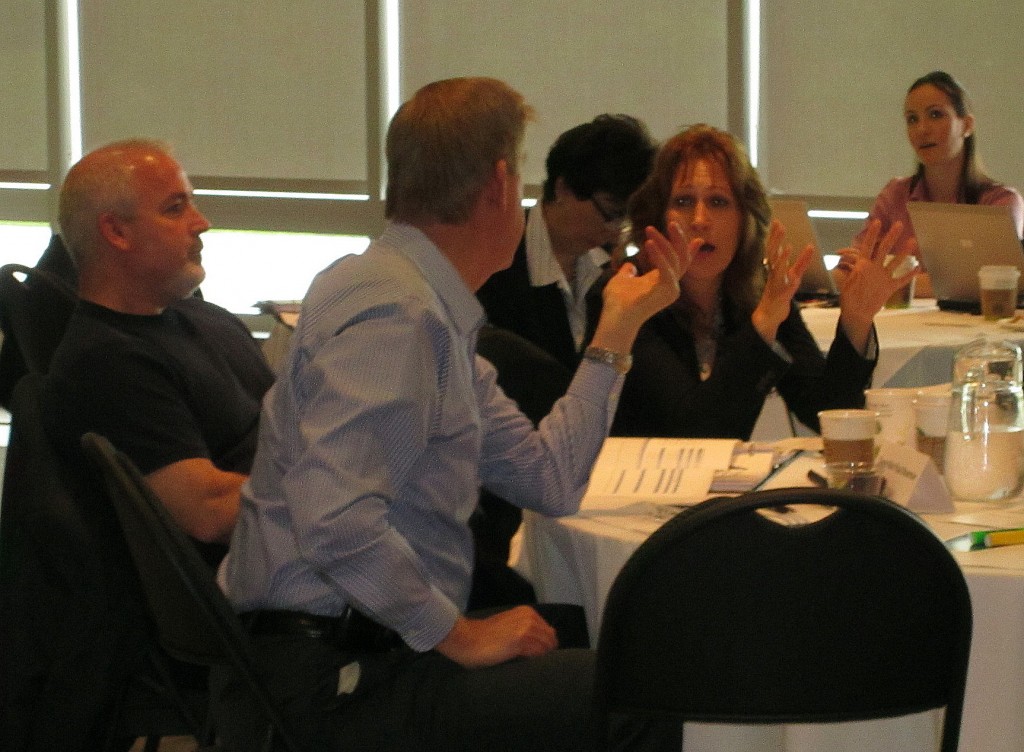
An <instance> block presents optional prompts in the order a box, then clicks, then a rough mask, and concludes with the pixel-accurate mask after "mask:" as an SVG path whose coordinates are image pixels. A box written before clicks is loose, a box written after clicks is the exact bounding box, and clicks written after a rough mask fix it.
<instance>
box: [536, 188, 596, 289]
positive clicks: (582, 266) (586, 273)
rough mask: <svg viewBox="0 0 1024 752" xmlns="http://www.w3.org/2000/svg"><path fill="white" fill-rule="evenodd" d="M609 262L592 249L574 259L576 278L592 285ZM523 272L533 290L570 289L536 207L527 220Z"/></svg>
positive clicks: (538, 206) (546, 227)
mask: <svg viewBox="0 0 1024 752" xmlns="http://www.w3.org/2000/svg"><path fill="white" fill-rule="evenodd" d="M610 259H611V257H610V256H609V255H608V254H607V253H605V251H604V250H603V249H602V248H599V247H598V248H591V249H590V250H589V251H587V252H586V253H585V254H583V255H582V256H580V257H579V258H578V259H576V278H577V279H582V280H589V281H590V283H592V282H593V281H594V280H596V279H597V278H598V277H600V276H601V271H602V268H603V266H604V265H605V264H607V263H608V261H609V260H610ZM526 269H527V273H528V274H529V276H530V285H531V286H532V287H544V286H546V285H555V284H557V285H558V286H559V287H560V288H562V289H564V290H569V289H570V287H569V283H568V282H567V281H566V279H565V274H564V273H563V272H562V267H561V266H560V265H559V263H558V259H556V258H555V252H554V250H552V248H551V237H550V236H549V235H548V225H547V223H546V222H545V221H544V212H543V211H542V210H541V206H540V205H539V204H538V205H537V206H536V207H534V209H533V211H531V212H530V213H529V214H528V215H527V217H526ZM590 283H588V284H586V287H587V288H589V287H590Z"/></svg>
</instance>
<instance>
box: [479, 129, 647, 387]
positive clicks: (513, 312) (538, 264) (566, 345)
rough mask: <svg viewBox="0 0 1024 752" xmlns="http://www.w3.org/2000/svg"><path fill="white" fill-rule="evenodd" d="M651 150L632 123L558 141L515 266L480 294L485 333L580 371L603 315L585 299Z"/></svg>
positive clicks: (575, 133)
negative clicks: (515, 340) (506, 334)
mask: <svg viewBox="0 0 1024 752" xmlns="http://www.w3.org/2000/svg"><path fill="white" fill-rule="evenodd" d="M655 151H656V146H655V144H654V142H653V141H652V140H651V137H650V135H649V134H648V132H647V129H646V127H645V126H644V125H643V123H641V122H640V121H639V120H637V119H636V118H633V117H630V116H628V115H598V116H597V117H596V118H594V119H593V120H592V121H590V122H589V123H583V124H582V125H577V126H576V127H575V128H572V129H570V130H568V131H566V132H565V133H563V134H562V135H561V136H559V137H558V139H557V140H556V141H555V144H554V146H552V147H551V151H550V152H548V157H547V161H546V167H547V177H546V178H545V181H544V196H543V198H542V200H541V202H540V204H539V205H538V206H537V207H535V208H534V209H533V210H532V211H530V212H529V213H528V216H527V221H526V230H525V232H524V234H523V238H522V240H521V241H520V243H519V247H518V248H517V249H516V254H515V256H514V258H513V259H512V265H511V266H510V267H509V268H508V269H506V270H504V271H500V272H498V273H497V274H495V275H494V276H492V277H491V278H490V279H489V280H488V281H487V282H486V283H485V284H484V286H483V287H481V288H480V290H479V291H478V292H477V298H479V300H480V303H481V305H483V307H484V312H485V313H486V314H487V321H488V323H489V324H491V325H492V326H495V327H498V328H500V329H507V330H509V331H511V332H514V333H515V334H518V335H519V336H521V337H523V338H525V339H527V340H529V341H530V342H532V343H534V344H535V345H537V346H538V347H540V348H541V349H542V350H544V351H546V352H547V353H548V354H550V355H551V356H552V357H553V358H554V359H555V360H557V361H558V362H559V363H561V364H562V365H563V366H564V367H565V368H566V369H568V372H569V373H570V374H571V373H572V371H574V370H575V369H576V366H577V365H578V364H579V362H580V356H581V353H582V352H583V349H584V347H585V345H586V343H587V342H589V339H590V336H591V335H592V334H593V326H594V324H595V323H596V321H597V316H598V315H599V313H600V297H599V296H598V297H597V299H596V300H591V301H590V303H589V309H588V300H587V293H588V292H589V291H590V289H591V287H593V285H594V283H595V282H596V281H597V280H598V278H599V277H600V276H601V274H602V273H603V271H604V267H605V265H606V264H607V263H608V261H609V256H608V251H610V250H612V249H613V248H614V246H615V245H616V244H617V243H618V241H619V239H620V237H621V235H622V228H623V223H624V221H625V218H626V203H627V202H628V200H629V197H630V195H632V193H633V191H635V190H636V189H637V187H639V185H640V184H641V183H642V182H643V181H644V178H646V177H647V173H648V172H649V171H650V169H651V160H652V159H653V158H654V153H655Z"/></svg>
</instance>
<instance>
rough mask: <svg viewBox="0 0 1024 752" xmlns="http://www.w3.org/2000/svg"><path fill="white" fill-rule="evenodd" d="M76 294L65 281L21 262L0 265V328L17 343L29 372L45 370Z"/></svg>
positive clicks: (58, 342) (65, 326) (73, 307)
mask: <svg viewBox="0 0 1024 752" xmlns="http://www.w3.org/2000/svg"><path fill="white" fill-rule="evenodd" d="M76 300H77V295H76V293H75V291H74V290H73V289H72V288H71V286H70V285H68V284H67V283H66V282H64V281H63V280H61V279H60V278H58V277H57V276H55V275H52V274H50V273H49V272H46V271H44V270H42V269H34V268H31V267H27V266H23V265H21V264H7V265H5V266H3V267H0V329H2V330H3V332H4V337H5V339H6V338H10V339H11V341H13V342H15V343H16V344H17V347H18V350H19V351H20V352H21V356H22V359H23V360H24V362H25V366H26V367H27V368H28V370H29V371H31V372H34V373H46V371H47V370H48V369H49V367H50V359H51V358H52V357H53V353H54V351H55V350H56V349H57V345H58V344H60V340H61V338H62V337H63V336H64V330H65V329H66V328H67V324H68V320H69V319H70V318H71V314H72V312H73V311H74V309H75V302H76Z"/></svg>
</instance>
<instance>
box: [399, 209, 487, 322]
mask: <svg viewBox="0 0 1024 752" xmlns="http://www.w3.org/2000/svg"><path fill="white" fill-rule="evenodd" d="M381 240H382V241H384V242H385V243H387V245H389V246H391V247H393V248H395V249H397V250H398V251H399V252H400V253H402V254H404V255H405V256H406V257H408V258H409V260H411V261H412V262H413V263H414V264H415V265H416V267H417V268H418V269H419V270H420V273H421V274H423V278H424V279H425V280H426V281H427V284H429V285H430V287H431V289H432V290H433V291H434V292H435V293H436V294H437V297H438V298H439V299H440V300H441V303H442V304H443V305H444V306H445V308H446V309H447V310H448V312H449V315H450V316H451V319H452V322H453V323H454V324H455V326H456V328H457V329H458V330H459V331H460V332H462V333H464V334H468V333H471V332H473V331H475V330H476V329H478V328H479V327H480V325H481V324H483V321H484V309H483V307H482V306H481V305H480V302H479V301H478V300H477V299H476V296H475V295H474V294H473V293H472V291H471V290H470V289H469V288H468V287H467V286H466V283H465V282H464V281H463V279H462V277H461V275H460V274H459V272H458V270H457V269H456V268H455V266H454V265H453V264H452V262H451V261H449V260H448V257H447V256H445V255H444V254H443V253H441V251H440V250H439V249H438V247H437V246H436V245H434V244H433V243H432V242H431V240H430V239H429V238H428V237H427V236H426V235H424V234H423V232H421V231H420V230H418V229H417V228H415V227H413V226H412V225H407V224H402V223H399V222H392V223H390V224H389V225H388V226H387V227H385V228H384V232H383V233H382V234H381Z"/></svg>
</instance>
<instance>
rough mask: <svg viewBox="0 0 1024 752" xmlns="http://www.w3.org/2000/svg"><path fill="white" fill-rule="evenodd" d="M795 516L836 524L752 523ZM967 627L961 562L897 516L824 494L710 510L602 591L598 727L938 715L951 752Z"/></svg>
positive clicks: (729, 502) (751, 498) (723, 503)
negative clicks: (813, 515) (655, 720)
mask: <svg viewBox="0 0 1024 752" xmlns="http://www.w3.org/2000/svg"><path fill="white" fill-rule="evenodd" d="M802 504H816V505H824V506H828V507H835V511H834V512H833V513H832V514H829V515H828V516H826V517H824V518H823V519H821V520H819V521H817V522H813V523H808V524H801V525H785V524H779V522H776V521H775V520H774V519H773V518H772V516H771V515H766V514H762V513H759V511H758V510H763V509H768V508H776V507H779V506H780V505H787V508H789V509H795V510H797V511H798V510H799V509H800V508H801V507H800V506H794V505H802ZM804 508H805V509H806V507H804ZM781 516H782V517H784V518H785V517H792V516H793V515H792V513H787V514H784V515H781ZM776 518H777V516H776ZM971 619H972V617H971V603H970V597H969V594H968V591H967V585H966V582H965V580H964V577H963V574H962V572H961V571H960V568H959V566H958V565H957V563H956V561H955V560H954V559H953V557H952V555H951V554H950V553H949V552H948V551H947V549H946V548H945V546H944V545H943V543H942V541H941V540H939V539H938V538H937V537H936V536H935V535H934V534H933V533H932V532H931V531H930V530H929V529H928V527H927V526H926V525H925V524H924V522H922V521H921V520H920V519H919V518H918V517H916V516H915V515H914V514H912V513H911V512H909V511H907V510H906V509H904V508H903V507H900V506H898V505H896V504H893V503H892V502H889V501H887V500H885V499H881V498H877V497H871V496H866V495H860V494H853V493H849V492H842V491H833V490H827V489H825V490H822V489H778V490H772V491H760V492H755V493H750V494H746V495H743V496H739V497H736V498H718V499H712V500H709V501H706V502H704V503H702V504H698V505H696V506H694V507H691V508H689V509H687V510H684V511H683V512H681V513H680V514H679V515H677V516H676V517H674V518H673V519H671V520H670V521H669V522H667V523H666V524H665V525H664V526H663V527H662V528H661V529H659V530H658V531H657V532H655V533H654V534H653V535H652V536H651V537H650V538H649V539H648V540H647V541H645V542H644V543H643V544H642V545H641V546H640V547H639V548H638V549H637V550H636V551H635V552H634V554H633V556H632V557H631V558H630V559H629V561H628V562H627V563H626V565H625V566H624V567H623V569H622V571H621V572H620V574H619V575H618V577H617V578H616V580H615V582H614V584H613V585H612V588H611V590H610V592H609V595H608V600H607V603H606V606H605V611H604V616H603V621H602V626H601V632H600V637H599V639H598V646H597V668H596V685H595V697H596V701H597V704H598V709H599V713H598V716H599V718H603V719H606V718H607V713H608V712H622V713H628V714H640V715H662V716H671V717H675V718H679V719H682V720H700V721H710V722H715V721H718V722H727V723H729V722H731V723H813V722H819V723H820V722H833V721H845V720H859V719H870V718H882V717H892V716H899V715H905V714H909V713H914V712H919V711H923V710H927V709H931V708H939V707H945V723H944V729H943V746H942V749H943V750H946V751H947V752H949V751H951V750H955V749H956V748H957V744H958V741H959V733H960V719H961V712H962V707H963V696H964V689H965V683H966V675H967V663H968V658H969V653H970V642H971V628H972V621H971Z"/></svg>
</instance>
